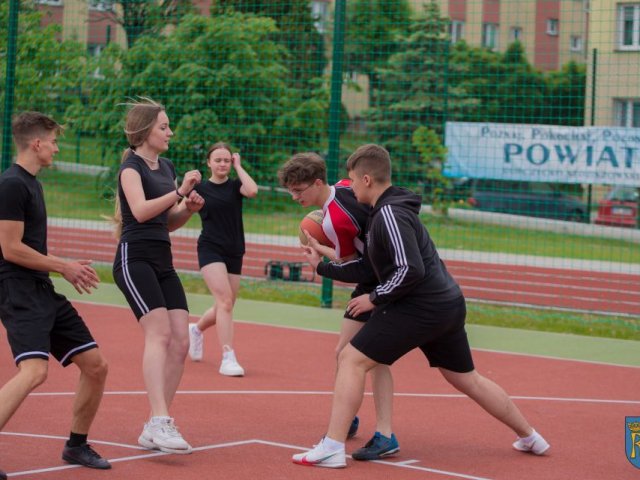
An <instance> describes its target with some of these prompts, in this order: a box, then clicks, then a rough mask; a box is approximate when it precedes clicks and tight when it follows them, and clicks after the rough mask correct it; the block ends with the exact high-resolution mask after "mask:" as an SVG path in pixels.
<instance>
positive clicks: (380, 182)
mask: <svg viewBox="0 0 640 480" xmlns="http://www.w3.org/2000/svg"><path fill="white" fill-rule="evenodd" d="M347 170H348V171H349V178H350V179H351V188H352V189H353V192H354V194H355V196H356V198H357V199H358V201H359V202H361V203H365V204H367V205H370V206H371V207H372V211H371V215H370V217H369V222H368V224H367V232H366V242H365V249H366V251H365V253H364V255H363V256H362V257H360V258H359V259H357V260H354V261H352V262H347V263H342V264H338V263H334V262H326V263H321V261H320V256H319V255H318V253H317V252H315V250H313V249H311V248H306V249H305V255H306V256H307V258H308V259H309V262H310V263H311V265H312V266H313V267H314V268H316V270H317V272H318V273H319V274H320V275H326V276H329V277H331V278H334V279H337V280H342V281H351V282H353V281H356V280H360V281H363V280H364V279H376V280H377V283H378V285H377V286H376V287H375V289H374V290H373V291H372V292H371V293H365V294H363V295H360V296H359V297H355V298H352V299H351V300H350V301H349V303H348V306H347V311H349V312H350V313H351V314H352V315H359V314H362V313H364V312H371V317H370V318H369V320H368V321H367V323H365V325H364V326H363V327H362V329H361V330H360V331H359V332H358V333H357V334H356V335H355V336H354V337H353V338H352V339H351V342H350V343H349V345H347V346H346V347H345V348H344V349H343V350H342V352H341V353H340V359H339V365H338V374H337V375H336V382H335V388H334V397H333V408H332V411H331V420H330V423H329V428H328V429H327V434H326V435H325V436H324V437H323V438H322V440H321V441H320V442H319V443H318V444H317V445H316V447H315V448H313V449H312V450H310V451H308V452H304V453H299V454H295V455H294V456H293V462H294V463H297V464H301V465H315V466H319V467H329V468H342V467H345V466H346V459H345V445H344V442H345V439H346V438H347V432H348V430H349V425H350V423H351V419H352V418H353V415H354V414H355V412H356V411H357V410H358V407H359V406H360V403H361V402H362V396H363V393H364V380H365V375H366V373H367V371H369V370H371V369H372V368H375V367H376V366H377V365H380V364H383V365H392V364H393V363H394V362H395V361H396V360H398V359H399V358H400V357H402V356H404V355H405V354H406V353H408V352H410V351H411V350H414V349H416V348H418V349H420V350H421V351H422V353H423V354H424V355H425V357H426V359H427V361H428V362H429V365H430V366H431V367H434V368H438V369H439V370H440V373H441V374H442V376H443V377H444V378H445V380H447V381H448V382H449V383H450V384H451V385H452V386H453V387H455V388H456V389H458V390H459V391H461V392H462V393H464V394H466V395H467V396H469V397H470V398H471V399H472V400H474V401H475V402H476V403H477V404H478V405H480V406H481V407H482V408H483V409H484V410H485V411H486V412H488V413H489V414H491V415H493V416H494V417H495V418H496V419H498V420H500V421H501V422H502V423H503V424H505V425H506V426H507V427H509V428H511V430H513V431H514V433H515V434H516V435H518V438H517V439H516V441H515V442H514V443H513V447H514V448H515V449H516V450H520V451H524V452H530V453H533V454H536V455H542V454H544V453H545V452H546V451H547V450H548V449H549V444H548V443H547V442H546V441H545V439H544V438H543V437H542V436H541V435H540V434H539V433H537V432H536V431H535V430H534V429H533V428H532V427H531V425H530V424H529V423H528V422H527V420H526V419H525V417H524V416H523V415H522V413H520V410H518V407H516V405H515V404H514V403H513V401H512V400H511V399H510V398H509V396H508V395H507V394H506V393H505V391H504V390H503V389H502V388H501V387H500V386H499V385H497V384H496V383H494V382H492V381H491V380H489V379H488V378H486V377H483V376H482V375H480V374H479V373H478V372H477V371H476V370H475V367H474V364H473V358H472V355H471V350H470V348H469V343H468V341H467V334H466V331H465V317H466V305H465V299H464V296H463V295H462V291H461V290H460V287H459V286H458V284H457V283H456V281H455V280H454V279H453V277H452V276H451V275H450V274H449V273H448V271H447V269H446V267H445V265H444V263H443V262H442V261H441V260H440V257H439V255H438V252H437V250H436V247H435V245H434V243H433V240H432V239H431V237H430V235H429V232H428V231H427V229H426V228H425V227H424V225H422V223H421V222H420V218H419V217H418V213H419V211H420V197H419V196H418V195H416V194H414V193H412V192H409V191H408V190H404V189H402V188H398V187H395V186H393V185H392V184H391V159H390V157H389V152H387V150H385V149H384V148H382V147H380V146H378V145H373V144H369V145H363V146H362V147H360V148H358V149H357V150H356V151H355V152H354V153H353V154H352V155H351V157H349V160H348V162H347Z"/></svg>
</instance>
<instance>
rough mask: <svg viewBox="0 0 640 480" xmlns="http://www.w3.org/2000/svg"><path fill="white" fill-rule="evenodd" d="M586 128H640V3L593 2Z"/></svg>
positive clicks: (609, 0)
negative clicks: (601, 126) (589, 126)
mask: <svg viewBox="0 0 640 480" xmlns="http://www.w3.org/2000/svg"><path fill="white" fill-rule="evenodd" d="M590 8H591V15H590V25H589V30H590V32H591V33H590V35H589V49H590V50H589V59H588V63H587V66H588V74H587V108H586V118H585V124H586V125H591V124H592V123H593V124H594V125H616V126H622V127H636V128H637V127H640V83H639V82H638V78H639V77H640V0H630V1H617V0H591V7H590Z"/></svg>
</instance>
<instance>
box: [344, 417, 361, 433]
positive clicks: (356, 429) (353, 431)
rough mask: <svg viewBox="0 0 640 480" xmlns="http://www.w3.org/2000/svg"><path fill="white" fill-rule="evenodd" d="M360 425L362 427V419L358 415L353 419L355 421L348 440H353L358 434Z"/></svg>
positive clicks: (352, 422)
mask: <svg viewBox="0 0 640 480" xmlns="http://www.w3.org/2000/svg"><path fill="white" fill-rule="evenodd" d="M358 425H360V419H359V418H358V416H357V415H356V416H355V417H353V420H351V426H350V427H349V433H347V438H353V437H355V436H356V433H358Z"/></svg>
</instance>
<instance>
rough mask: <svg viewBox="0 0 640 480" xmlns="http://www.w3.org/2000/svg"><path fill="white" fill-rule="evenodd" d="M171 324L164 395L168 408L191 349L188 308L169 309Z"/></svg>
mask: <svg viewBox="0 0 640 480" xmlns="http://www.w3.org/2000/svg"><path fill="white" fill-rule="evenodd" d="M168 313H169V326H170V329H171V337H170V340H169V346H168V348H167V358H166V366H165V384H164V395H165V401H166V402H167V408H169V407H170V406H171V403H172V402H173V398H174V397H175V395H176V392H177V391H178V387H179V386H180V381H181V380H182V374H183V373H184V361H185V359H186V358H187V352H188V351H189V331H188V329H187V325H188V324H189V312H187V311H186V310H169V312H168Z"/></svg>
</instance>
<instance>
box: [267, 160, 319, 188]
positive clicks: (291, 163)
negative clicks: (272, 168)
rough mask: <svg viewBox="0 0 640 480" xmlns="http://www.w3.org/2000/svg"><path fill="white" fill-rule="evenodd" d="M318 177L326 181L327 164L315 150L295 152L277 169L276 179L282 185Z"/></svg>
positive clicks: (294, 183) (312, 179)
mask: <svg viewBox="0 0 640 480" xmlns="http://www.w3.org/2000/svg"><path fill="white" fill-rule="evenodd" d="M318 179H319V180H322V181H323V182H324V183H327V165H326V163H325V162H324V160H323V159H322V157H321V156H320V155H318V154H317V153H315V152H303V153H296V154H295V155H294V156H293V157H291V158H290V159H289V160H288V161H287V162H286V163H285V164H284V165H283V166H282V167H280V169H279V170H278V180H279V181H280V185H282V186H283V187H287V186H289V185H298V184H300V183H311V182H314V181H315V180H318Z"/></svg>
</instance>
